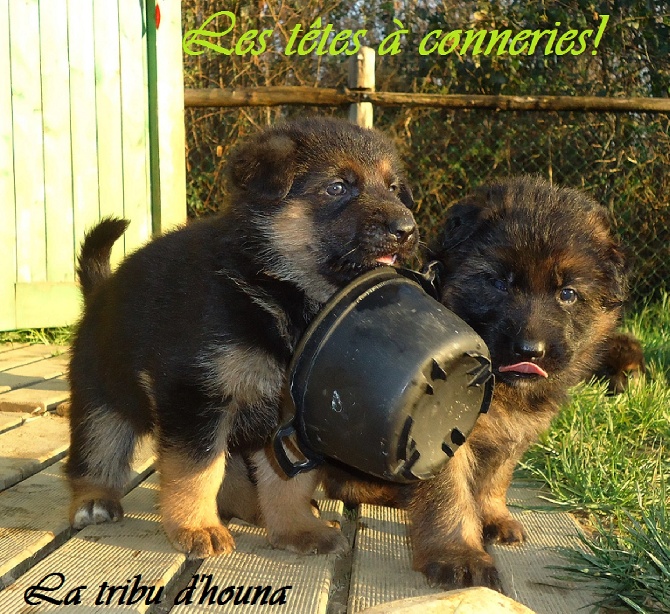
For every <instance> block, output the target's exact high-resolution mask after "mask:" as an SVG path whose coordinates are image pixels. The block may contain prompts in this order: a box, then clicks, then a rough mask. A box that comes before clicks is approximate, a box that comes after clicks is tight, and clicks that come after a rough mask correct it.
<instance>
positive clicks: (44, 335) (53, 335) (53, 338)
mask: <svg viewBox="0 0 670 614" xmlns="http://www.w3.org/2000/svg"><path fill="white" fill-rule="evenodd" d="M72 335H73V327H71V326H62V327H59V328H29V329H25V330H15V331H10V332H0V343H45V344H47V345H67V344H68V343H69V342H70V341H71V340H72Z"/></svg>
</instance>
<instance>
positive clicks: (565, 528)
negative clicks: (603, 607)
mask: <svg viewBox="0 0 670 614" xmlns="http://www.w3.org/2000/svg"><path fill="white" fill-rule="evenodd" d="M536 495H537V490H536V489H532V488H530V489H529V488H520V487H519V486H513V487H512V488H510V490H509V493H508V500H509V502H510V504H512V505H521V506H523V505H538V504H540V505H542V504H543V503H546V502H544V501H542V500H541V499H538V498H537V496H536ZM511 512H512V515H513V516H514V517H515V518H516V519H517V520H518V521H519V522H521V523H522V524H523V526H524V528H525V529H526V534H527V536H528V538H527V540H526V542H524V543H523V544H515V545H513V546H502V545H494V546H492V547H491V550H490V552H491V554H492V555H493V558H494V559H495V562H496V567H497V568H498V571H499V573H500V579H501V581H502V584H503V589H504V590H505V593H506V594H507V595H509V596H510V597H513V598H514V599H516V600H517V601H519V602H521V603H523V604H524V605H526V606H528V607H529V608H531V609H532V610H535V611H536V612H542V613H543V614H544V613H546V614H572V613H573V612H586V611H588V608H589V606H591V605H592V604H593V603H595V602H597V601H598V599H599V597H598V595H597V593H596V592H595V590H594V589H595V585H594V584H593V583H588V582H580V581H577V580H572V581H570V580H565V579H562V580H558V579H557V578H556V577H554V576H556V575H562V574H560V573H558V574H557V572H556V570H554V569H549V567H551V566H555V565H558V566H560V565H564V564H565V563H566V560H565V559H564V558H562V557H561V555H560V554H559V552H558V551H557V549H558V548H568V549H570V548H580V547H582V546H581V542H580V541H579V539H578V537H577V526H576V523H575V521H574V520H573V519H572V517H571V516H570V515H569V514H566V513H563V512H538V511H533V510H529V509H518V508H511Z"/></svg>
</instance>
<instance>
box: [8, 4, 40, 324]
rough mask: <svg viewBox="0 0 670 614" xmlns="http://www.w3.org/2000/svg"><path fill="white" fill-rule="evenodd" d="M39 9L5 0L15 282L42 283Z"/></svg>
mask: <svg viewBox="0 0 670 614" xmlns="http://www.w3.org/2000/svg"><path fill="white" fill-rule="evenodd" d="M38 9H39V3H38V0H9V23H10V32H9V40H10V47H11V75H12V83H11V87H12V101H13V108H12V122H13V133H14V174H15V184H14V185H15V196H16V203H17V208H16V236H17V281H19V282H34V281H46V228H45V221H44V147H43V136H42V135H43V131H44V128H43V124H42V91H41V90H42V88H41V83H40V48H39V45H37V44H35V43H36V41H39V35H40V32H39V10H38ZM19 314H20V311H19V308H18V306H17V315H19ZM17 326H19V327H20V326H21V325H20V324H18V323H17ZM31 326H35V325H34V324H33V325H31Z"/></svg>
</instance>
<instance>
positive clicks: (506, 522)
mask: <svg viewBox="0 0 670 614" xmlns="http://www.w3.org/2000/svg"><path fill="white" fill-rule="evenodd" d="M484 541H486V542H487V543H491V542H497V543H500V544H520V543H522V542H524V541H526V532H525V531H524V529H523V525H522V524H521V523H520V522H519V521H518V520H515V519H514V518H501V519H499V520H496V521H495V522H490V523H487V524H485V525H484Z"/></svg>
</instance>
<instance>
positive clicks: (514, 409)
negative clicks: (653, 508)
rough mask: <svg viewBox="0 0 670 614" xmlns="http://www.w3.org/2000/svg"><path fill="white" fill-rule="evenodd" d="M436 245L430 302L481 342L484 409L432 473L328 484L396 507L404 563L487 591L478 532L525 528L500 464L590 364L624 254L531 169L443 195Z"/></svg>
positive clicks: (580, 200)
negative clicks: (485, 350)
mask: <svg viewBox="0 0 670 614" xmlns="http://www.w3.org/2000/svg"><path fill="white" fill-rule="evenodd" d="M438 251H439V258H440V260H441V261H442V262H443V263H444V265H445V276H444V286H443V294H442V302H443V303H444V304H445V305H446V306H447V307H449V308H450V309H451V310H452V311H454V312H455V313H456V314H458V315H459V316H460V317H461V318H463V319H464V320H465V321H466V322H467V323H468V324H470V326H472V327H473V328H474V329H475V330H476V331H477V332H478V333H479V335H481V337H482V338H483V339H484V341H485V342H486V344H487V345H488V347H489V350H490V352H491V360H492V364H493V369H494V373H495V376H496V388H495V392H494V396H493V402H492V404H491V408H490V410H489V411H488V413H487V414H483V415H481V416H480V417H479V419H478V421H477V423H476V424H475V427H474V428H473V430H472V432H471V433H470V435H469V436H468V438H467V441H466V443H465V444H464V445H462V446H461V447H460V448H459V449H458V451H457V452H456V454H455V455H454V457H453V458H452V459H451V460H450V461H449V462H448V463H447V465H446V466H445V468H444V470H443V471H442V472H441V473H440V474H439V475H438V476H437V477H436V478H434V479H432V480H427V481H425V482H421V483H419V484H418V485H416V486H410V487H404V488H395V489H391V488H389V487H384V485H383V484H381V483H379V482H377V483H373V484H368V485H365V484H361V483H360V482H356V481H352V480H350V479H347V478H346V477H344V475H343V473H342V472H341V471H340V472H338V474H336V475H335V474H331V476H330V478H329V479H328V483H327V490H328V491H329V494H330V495H331V496H334V497H343V498H344V499H345V501H347V502H348V503H350V504H351V503H359V502H362V501H368V502H380V503H385V504H388V502H389V500H390V501H392V502H396V503H398V504H401V505H402V504H404V505H406V506H408V508H409V515H410V519H411V528H410V531H411V540H412V544H413V553H414V554H413V556H414V567H415V568H416V569H417V570H420V571H422V572H423V573H424V574H425V575H426V576H427V577H428V579H429V581H431V583H433V584H437V585H442V586H446V587H455V586H470V585H484V586H489V587H492V588H496V589H498V590H500V580H499V576H498V572H497V570H496V568H495V566H494V563H493V559H492V557H491V556H490V555H489V554H488V553H487V552H486V550H485V548H484V546H485V543H486V542H487V541H497V542H502V543H507V544H511V543H516V542H521V541H523V539H524V537H525V535H524V530H523V527H522V526H521V524H520V523H519V522H518V521H517V520H515V519H514V518H513V517H512V516H511V514H510V512H509V510H508V509H507V505H506V493H507V489H508V487H509V484H510V481H511V479H512V472H513V470H514V467H515V465H516V464H517V462H518V460H519V459H520V458H521V456H522V454H523V453H524V452H525V451H526V449H527V448H528V446H529V445H530V444H531V443H533V442H534V441H535V440H536V438H537V437H538V435H539V434H540V433H541V432H542V431H543V430H545V429H546V428H547V427H548V426H549V424H550V422H551V420H552V418H553V417H554V416H555V415H556V413H557V412H558V409H559V406H560V405H561V403H562V402H563V401H564V400H565V399H566V395H567V391H568V388H569V387H570V386H573V385H574V384H576V383H577V382H579V381H580V380H581V379H582V378H583V377H584V376H585V375H587V374H588V373H590V372H591V370H592V369H593V367H594V365H595V364H597V362H598V358H599V354H600V352H601V351H602V349H603V344H604V342H605V340H606V339H607V337H608V336H609V335H610V334H611V333H612V331H613V330H614V328H615V326H616V323H617V319H618V317H619V311H620V306H621V303H622V301H623V299H624V294H625V290H626V281H625V276H624V262H623V258H622V255H621V252H620V250H619V248H618V246H617V244H616V242H615V241H614V239H613V237H612V235H611V233H610V227H609V223H608V218H607V213H606V210H605V209H604V208H603V207H601V206H600V205H598V204H597V203H596V202H594V201H593V200H591V198H589V197H588V196H586V195H585V194H583V193H581V192H578V191H575V190H571V189H561V188H556V187H552V186H550V185H549V184H548V183H546V182H545V181H543V180H540V179H535V178H519V179H514V180H509V181H504V182H500V183H494V184H492V185H489V186H486V187H483V188H481V189H480V190H478V191H476V192H475V193H474V194H472V195H471V196H469V197H467V198H465V199H463V200H462V201H461V202H459V203H457V204H455V205H454V206H453V207H452V208H451V209H449V211H448V212H447V215H446V220H445V230H444V239H443V241H442V244H441V245H440V246H439V248H438ZM391 495H392V496H391Z"/></svg>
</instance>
